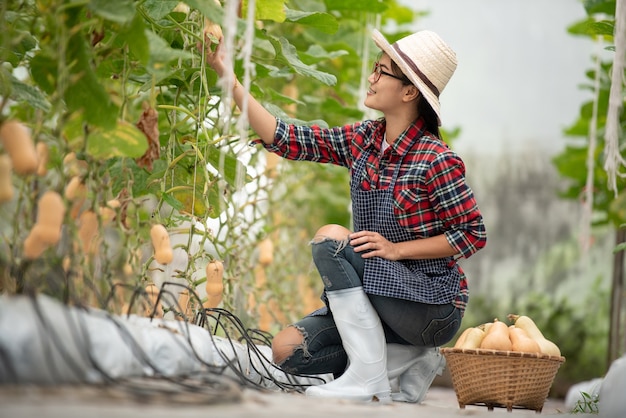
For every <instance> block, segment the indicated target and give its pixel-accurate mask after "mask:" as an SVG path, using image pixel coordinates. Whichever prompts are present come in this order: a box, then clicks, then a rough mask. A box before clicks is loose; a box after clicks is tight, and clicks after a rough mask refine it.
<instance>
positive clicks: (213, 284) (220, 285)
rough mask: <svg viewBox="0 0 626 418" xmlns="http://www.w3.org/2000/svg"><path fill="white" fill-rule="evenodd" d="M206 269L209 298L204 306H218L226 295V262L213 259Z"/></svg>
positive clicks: (206, 286)
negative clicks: (224, 279)
mask: <svg viewBox="0 0 626 418" xmlns="http://www.w3.org/2000/svg"><path fill="white" fill-rule="evenodd" d="M205 271H206V283H205V289H206V297H207V300H206V302H204V303H203V304H202V306H203V307H204V308H206V309H212V308H217V306H218V305H219V304H220V302H222V297H223V295H224V281H223V278H224V264H223V263H222V262H221V261H219V260H213V261H211V262H210V263H209V264H207V266H206V268H205Z"/></svg>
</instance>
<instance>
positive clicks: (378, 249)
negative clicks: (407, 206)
mask: <svg viewBox="0 0 626 418" xmlns="http://www.w3.org/2000/svg"><path fill="white" fill-rule="evenodd" d="M349 238H350V245H352V246H353V247H354V251H355V252H357V253H362V256H363V258H370V257H381V258H386V259H387V260H419V259H432V258H443V257H449V256H453V255H456V254H458V253H459V252H458V251H457V250H456V249H454V247H452V245H450V243H449V242H448V239H447V238H446V236H445V234H441V235H436V236H434V237H429V238H422V239H417V240H412V241H403V242H397V243H393V242H391V241H388V240H387V239H385V237H383V236H382V235H380V234H379V233H378V232H371V231H359V232H353V233H352V234H350V236H349Z"/></svg>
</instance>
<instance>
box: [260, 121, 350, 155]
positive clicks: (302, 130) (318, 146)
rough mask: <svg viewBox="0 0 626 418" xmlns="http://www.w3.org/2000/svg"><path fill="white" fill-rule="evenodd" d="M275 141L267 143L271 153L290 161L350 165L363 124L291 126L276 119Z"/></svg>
mask: <svg viewBox="0 0 626 418" xmlns="http://www.w3.org/2000/svg"><path fill="white" fill-rule="evenodd" d="M276 122H277V124H276V132H275V133H274V142H273V143H272V144H263V146H264V147H265V148H266V149H267V150H268V151H270V152H273V153H275V154H278V155H280V156H281V157H284V158H287V159H289V160H298V161H314V162H318V163H331V164H336V165H340V166H344V167H349V166H350V161H351V154H350V144H351V142H352V140H353V137H354V132H355V129H356V128H357V127H358V126H359V124H358V123H357V124H353V125H345V126H342V127H336V128H322V127H320V126H317V125H313V126H304V125H291V124H287V123H285V122H284V121H282V120H280V119H276Z"/></svg>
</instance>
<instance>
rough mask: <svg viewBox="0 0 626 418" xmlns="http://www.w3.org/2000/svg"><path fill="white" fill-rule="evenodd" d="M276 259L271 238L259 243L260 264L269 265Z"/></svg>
mask: <svg viewBox="0 0 626 418" xmlns="http://www.w3.org/2000/svg"><path fill="white" fill-rule="evenodd" d="M272 261H274V244H273V243H272V240H271V239H270V238H265V239H264V240H262V241H261V242H260V243H259V264H261V265H262V266H269V265H270V264H272Z"/></svg>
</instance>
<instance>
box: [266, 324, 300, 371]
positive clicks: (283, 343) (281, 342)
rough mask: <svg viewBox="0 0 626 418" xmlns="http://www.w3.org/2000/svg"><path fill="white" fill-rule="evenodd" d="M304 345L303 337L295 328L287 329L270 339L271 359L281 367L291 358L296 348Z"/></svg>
mask: <svg viewBox="0 0 626 418" xmlns="http://www.w3.org/2000/svg"><path fill="white" fill-rule="evenodd" d="M303 344H304V336H303V335H302V332H300V330H298V329H297V328H296V327H287V328H285V329H283V330H282V331H280V332H278V334H276V335H275V336H274V338H273V339H272V359H273V361H274V363H276V364H278V365H281V364H282V363H283V362H285V360H287V359H288V358H289V357H291V356H292V355H293V353H294V351H295V350H296V348H298V347H302V345H303Z"/></svg>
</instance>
